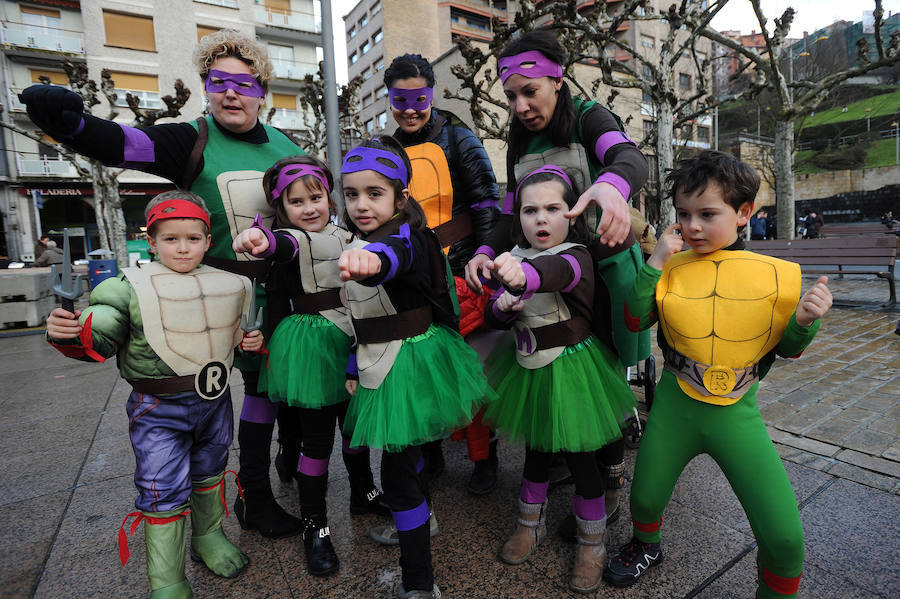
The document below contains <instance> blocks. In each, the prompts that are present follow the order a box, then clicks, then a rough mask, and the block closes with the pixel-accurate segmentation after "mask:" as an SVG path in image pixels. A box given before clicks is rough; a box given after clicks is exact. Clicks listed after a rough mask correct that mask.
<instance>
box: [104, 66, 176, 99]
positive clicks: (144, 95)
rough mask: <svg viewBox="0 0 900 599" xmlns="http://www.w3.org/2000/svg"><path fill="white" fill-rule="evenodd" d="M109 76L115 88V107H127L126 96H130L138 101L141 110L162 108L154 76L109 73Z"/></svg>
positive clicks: (156, 80)
mask: <svg viewBox="0 0 900 599" xmlns="http://www.w3.org/2000/svg"><path fill="white" fill-rule="evenodd" d="M109 76H110V79H112V82H113V85H114V86H115V92H116V96H117V97H116V106H128V102H127V101H126V96H127V94H131V95H132V96H135V97H136V98H137V99H138V103H139V105H140V107H141V108H162V105H163V104H162V100H160V98H159V80H158V79H157V78H156V75H140V74H138V73H122V72H117V71H110V73H109Z"/></svg>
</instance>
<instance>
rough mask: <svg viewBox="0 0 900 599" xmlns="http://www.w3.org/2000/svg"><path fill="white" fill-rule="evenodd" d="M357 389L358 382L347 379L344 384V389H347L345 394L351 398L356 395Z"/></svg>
mask: <svg viewBox="0 0 900 599" xmlns="http://www.w3.org/2000/svg"><path fill="white" fill-rule="evenodd" d="M357 387H359V381H357V380H356V379H347V381H346V382H345V383H344V388H345V389H347V393H349V394H350V397H353V396H354V395H355V394H356V388H357Z"/></svg>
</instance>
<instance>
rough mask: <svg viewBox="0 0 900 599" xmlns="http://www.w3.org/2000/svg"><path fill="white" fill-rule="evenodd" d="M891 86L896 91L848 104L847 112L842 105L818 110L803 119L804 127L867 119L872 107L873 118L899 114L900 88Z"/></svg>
mask: <svg viewBox="0 0 900 599" xmlns="http://www.w3.org/2000/svg"><path fill="white" fill-rule="evenodd" d="M891 88H892V89H893V90H894V91H891V92H888V93H886V94H881V95H879V96H874V97H871V98H867V99H865V100H859V101H857V102H852V103H850V104H847V112H843V107H841V106H838V107H836V108H831V109H829V110H825V111H822V112H817V113H816V114H815V115H813V116H809V117H806V119H804V120H803V128H804V129H805V128H807V127H817V126H819V125H828V124H832V123H841V122H844V121H856V120H859V119H865V118H866V108H871V109H872V114H871V116H872V118H877V117H882V116H890V115H893V114H898V113H900V89H896V88H895V87H894V86H891Z"/></svg>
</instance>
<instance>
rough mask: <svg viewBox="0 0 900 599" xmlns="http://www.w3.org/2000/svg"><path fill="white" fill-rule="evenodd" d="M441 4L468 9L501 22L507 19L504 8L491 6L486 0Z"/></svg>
mask: <svg viewBox="0 0 900 599" xmlns="http://www.w3.org/2000/svg"><path fill="white" fill-rule="evenodd" d="M441 4H442V5H443V4H449V5H450V6H451V7H456V8H459V9H462V10H467V9H468V10H471V11H472V12H475V13H477V14H480V15H484V16H486V17H492V16H493V17H499V18H500V19H502V20H505V19H506V17H507V11H506V9H505V8H502V7H500V6H492V3H491V2H488V1H487V0H448V1H447V2H441Z"/></svg>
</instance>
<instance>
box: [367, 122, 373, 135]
mask: <svg viewBox="0 0 900 599" xmlns="http://www.w3.org/2000/svg"><path fill="white" fill-rule="evenodd" d="M366 133H367V134H369V135H372V134H373V133H375V121H374V120H372V119H369V120H368V121H366Z"/></svg>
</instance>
